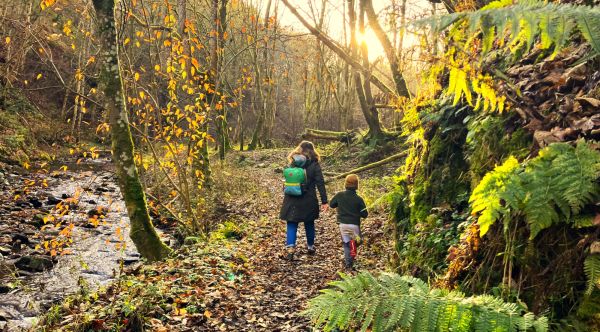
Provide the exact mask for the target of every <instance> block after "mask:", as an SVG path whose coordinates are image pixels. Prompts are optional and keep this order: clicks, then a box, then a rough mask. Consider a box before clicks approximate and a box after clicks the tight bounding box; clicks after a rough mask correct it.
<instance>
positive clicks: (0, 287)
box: [0, 285, 13, 294]
mask: <svg viewBox="0 0 600 332" xmlns="http://www.w3.org/2000/svg"><path fill="white" fill-rule="evenodd" d="M12 289H13V287H11V286H9V285H0V294H6V293H8V292H10V291H11V290H12Z"/></svg>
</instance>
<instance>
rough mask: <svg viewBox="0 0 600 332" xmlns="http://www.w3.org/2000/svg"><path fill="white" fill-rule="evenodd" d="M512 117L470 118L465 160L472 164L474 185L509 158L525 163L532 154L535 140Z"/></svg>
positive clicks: (471, 173) (483, 116)
mask: <svg viewBox="0 0 600 332" xmlns="http://www.w3.org/2000/svg"><path fill="white" fill-rule="evenodd" d="M516 123H517V121H516V119H515V118H514V117H513V116H509V115H489V114H484V115H478V116H474V117H472V118H470V119H469V121H468V125H467V127H468V130H469V132H468V134H467V138H466V157H467V160H468V162H469V173H470V174H469V175H470V177H471V183H472V184H471V186H472V188H475V186H477V184H478V183H479V181H481V178H482V177H483V176H484V175H485V174H486V173H487V172H489V171H491V170H492V169H493V168H494V167H495V166H496V164H500V163H501V162H502V161H503V160H504V159H506V158H507V157H508V156H510V155H512V156H515V157H516V158H517V159H519V160H522V159H523V158H525V157H526V156H527V155H528V154H529V151H530V148H531V142H532V137H531V135H530V134H529V133H528V132H527V131H526V130H524V129H523V128H521V127H515V126H516Z"/></svg>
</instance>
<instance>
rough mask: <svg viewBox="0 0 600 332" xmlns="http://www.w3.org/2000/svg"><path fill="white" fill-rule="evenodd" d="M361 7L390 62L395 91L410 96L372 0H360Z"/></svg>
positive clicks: (398, 62)
mask: <svg viewBox="0 0 600 332" xmlns="http://www.w3.org/2000/svg"><path fill="white" fill-rule="evenodd" d="M361 7H362V8H363V10H364V11H365V13H366V14H367V17H368V18H369V26H370V27H371V29H373V31H374V32H375V35H377V39H379V43H381V46H382V47H383V50H384V52H385V56H386V57H387V59H388V62H389V63H390V70H391V72H392V78H393V79H394V84H395V85H396V93H397V94H398V96H400V97H407V98H408V97H410V93H409V92H408V88H407V87H406V81H405V80H404V76H403V75H402V72H401V71H400V61H399V60H398V56H397V54H396V51H395V50H394V47H393V46H392V43H391V42H390V39H389V38H388V36H387V34H386V33H385V31H383V28H382V27H381V25H380V24H379V20H378V19H377V14H376V13H375V10H374V9H373V2H372V0H361Z"/></svg>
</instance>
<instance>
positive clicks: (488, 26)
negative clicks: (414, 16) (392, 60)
mask: <svg viewBox="0 0 600 332" xmlns="http://www.w3.org/2000/svg"><path fill="white" fill-rule="evenodd" d="M464 22H467V24H468V26H469V31H468V32H469V33H468V34H467V36H472V35H473V34H474V33H476V32H477V31H481V32H482V36H483V40H484V41H485V42H484V43H483V45H484V46H483V49H482V51H483V53H484V54H485V53H486V52H487V51H489V50H490V47H489V45H490V43H491V41H490V40H489V38H491V34H490V31H491V30H492V29H495V31H496V33H495V38H496V39H498V40H503V39H504V38H506V37H508V38H509V39H510V40H511V43H509V45H512V48H513V53H514V49H516V48H518V47H520V46H524V47H525V48H526V49H527V50H529V49H530V48H531V46H532V45H533V43H534V42H535V40H536V38H538V36H539V37H540V39H541V43H540V47H541V48H542V49H552V48H554V52H555V53H556V52H558V50H560V49H561V48H563V47H564V46H565V44H566V40H567V39H568V36H569V34H570V33H571V32H572V31H573V28H574V27H577V30H579V32H580V33H581V34H582V35H583V36H584V37H585V39H586V40H587V42H588V43H589V44H590V45H591V46H592V48H593V50H594V52H595V53H598V54H600V8H598V7H592V6H583V5H572V4H555V3H551V2H544V1H539V0H522V1H515V2H513V1H507V0H502V1H493V2H491V3H490V4H488V5H487V6H485V7H483V8H481V9H479V10H477V11H472V12H461V13H454V14H451V15H442V16H435V17H429V18H426V19H421V20H417V21H415V22H413V24H414V25H417V26H430V27H431V28H432V29H433V30H434V31H435V32H438V33H439V32H441V31H443V30H445V29H447V28H448V27H450V26H451V25H453V24H454V25H460V24H462V23H464ZM507 25H510V26H511V30H510V32H509V33H506V32H505V27H506V26H507ZM492 39H493V38H492Z"/></svg>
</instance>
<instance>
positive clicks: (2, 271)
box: [0, 260, 15, 331]
mask: <svg viewBox="0 0 600 332" xmlns="http://www.w3.org/2000/svg"><path fill="white" fill-rule="evenodd" d="M14 273H15V266H14V265H13V264H11V263H9V262H8V261H5V260H2V261H0V277H5V276H9V275H12V274H14ZM0 331H1V330H0Z"/></svg>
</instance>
